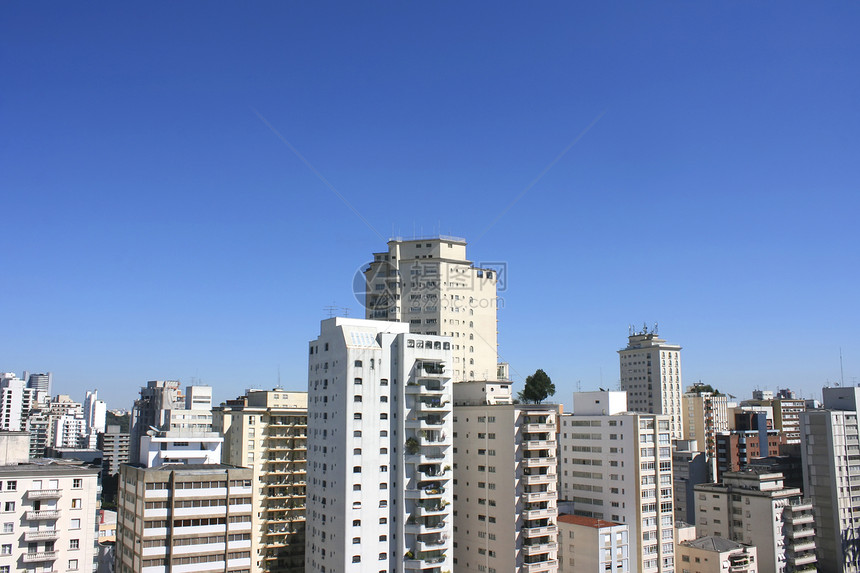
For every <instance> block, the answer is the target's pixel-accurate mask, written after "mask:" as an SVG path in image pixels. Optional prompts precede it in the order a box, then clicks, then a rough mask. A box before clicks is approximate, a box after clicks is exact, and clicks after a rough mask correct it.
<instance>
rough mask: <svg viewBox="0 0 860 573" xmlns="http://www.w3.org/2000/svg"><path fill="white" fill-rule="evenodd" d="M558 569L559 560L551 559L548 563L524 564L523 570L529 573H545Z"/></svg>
mask: <svg viewBox="0 0 860 573" xmlns="http://www.w3.org/2000/svg"><path fill="white" fill-rule="evenodd" d="M557 568H558V560H556V559H550V560H548V561H540V562H538V563H523V567H522V570H523V571H526V572H527V573H543V572H545V571H556V570H557Z"/></svg>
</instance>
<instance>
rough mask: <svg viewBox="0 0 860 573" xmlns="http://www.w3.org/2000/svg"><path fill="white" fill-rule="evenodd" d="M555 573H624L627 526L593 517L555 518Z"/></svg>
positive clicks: (627, 563) (627, 565)
mask: <svg viewBox="0 0 860 573" xmlns="http://www.w3.org/2000/svg"><path fill="white" fill-rule="evenodd" d="M558 571H559V573H589V572H590V573H606V572H607V571H609V572H611V573H628V572H629V571H630V546H629V537H628V529H627V525H625V524H623V523H615V522H612V521H604V520H602V519H595V518H593V517H583V516H581V515H570V514H563V515H559V516H558Z"/></svg>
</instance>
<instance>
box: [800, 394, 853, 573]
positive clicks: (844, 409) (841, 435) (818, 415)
mask: <svg viewBox="0 0 860 573" xmlns="http://www.w3.org/2000/svg"><path fill="white" fill-rule="evenodd" d="M858 403H860V389H858V388H850V387H849V388H825V389H824V407H825V408H827V409H825V410H807V411H805V412H803V413H802V414H801V416H800V435H801V459H802V463H803V491H804V492H805V493H806V495H807V496H809V498H810V499H811V501H812V503H813V506H814V508H815V527H816V528H817V530H818V547H819V569H820V570H821V571H825V572H837V571H838V572H845V573H857V572H858V571H860V433H858V423H857V422H858V412H857V410H856V408H857V405H858Z"/></svg>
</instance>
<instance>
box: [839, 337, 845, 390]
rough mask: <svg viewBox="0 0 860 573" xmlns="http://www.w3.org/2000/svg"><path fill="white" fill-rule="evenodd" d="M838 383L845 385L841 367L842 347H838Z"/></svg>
mask: <svg viewBox="0 0 860 573" xmlns="http://www.w3.org/2000/svg"><path fill="white" fill-rule="evenodd" d="M839 385H840V386H842V387H843V388H844V387H845V370H844V369H843V368H842V347H841V346H840V347H839Z"/></svg>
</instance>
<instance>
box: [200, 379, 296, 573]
mask: <svg viewBox="0 0 860 573" xmlns="http://www.w3.org/2000/svg"><path fill="white" fill-rule="evenodd" d="M213 423H214V427H215V430H216V431H217V432H219V433H220V434H222V435H223V436H224V447H223V450H222V459H223V461H224V463H228V464H233V465H242V466H245V467H248V468H251V470H252V471H253V472H254V478H253V479H254V481H253V483H254V488H253V501H254V508H255V509H256V511H255V512H254V516H253V520H252V532H253V537H252V555H253V558H254V566H255V568H256V569H255V570H258V571H264V572H267V573H275V572H277V573H301V572H303V571H304V565H305V561H304V559H305V558H304V555H305V496H306V493H307V453H308V446H307V436H308V433H307V428H308V425H307V424H308V394H307V392H288V391H286V390H282V389H278V388H276V389H274V390H247V391H246V392H245V395H244V396H239V397H238V398H236V399H235V400H228V401H227V402H226V403H225V404H222V405H221V406H220V407H217V408H215V409H214V411H213Z"/></svg>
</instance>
